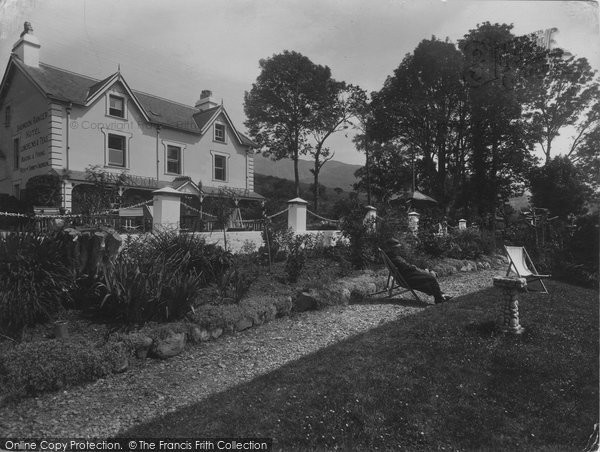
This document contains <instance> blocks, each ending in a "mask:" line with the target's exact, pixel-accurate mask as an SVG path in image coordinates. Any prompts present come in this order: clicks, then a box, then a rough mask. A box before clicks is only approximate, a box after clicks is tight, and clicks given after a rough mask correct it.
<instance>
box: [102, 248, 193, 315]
mask: <svg viewBox="0 0 600 452" xmlns="http://www.w3.org/2000/svg"><path fill="white" fill-rule="evenodd" d="M189 259H190V257H189V254H188V253H185V252H183V251H182V250H179V251H177V252H173V253H171V254H170V255H163V256H161V257H157V258H156V259H155V260H148V259H146V260H143V261H138V262H135V261H133V260H132V259H131V258H130V256H126V255H122V256H119V258H117V260H116V262H115V263H114V264H113V265H111V266H107V267H105V268H104V271H103V275H102V278H101V279H100V281H98V282H97V283H96V286H95V292H96V294H97V295H98V299H99V303H98V312H99V313H101V314H104V315H107V316H109V317H111V318H112V319H114V320H118V321H122V322H124V323H127V324H142V323H145V322H148V321H169V320H174V319H180V318H182V317H184V316H185V315H186V314H187V313H188V312H189V311H190V310H191V309H192V307H193V305H194V303H195V301H196V298H197V295H198V291H199V289H200V288H201V287H202V285H203V284H202V276H201V274H198V273H196V271H195V269H194V268H190V266H189Z"/></svg>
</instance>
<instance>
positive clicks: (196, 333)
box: [190, 325, 210, 344]
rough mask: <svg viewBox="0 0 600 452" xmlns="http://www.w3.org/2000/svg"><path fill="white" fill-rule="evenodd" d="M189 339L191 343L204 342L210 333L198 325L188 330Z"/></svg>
mask: <svg viewBox="0 0 600 452" xmlns="http://www.w3.org/2000/svg"><path fill="white" fill-rule="evenodd" d="M190 339H191V341H192V342H193V343H195V344H197V343H198V342H206V341H208V340H209V339H210V333H209V332H208V331H206V330H205V329H204V328H200V327H199V326H198V325H192V327H191V328H190Z"/></svg>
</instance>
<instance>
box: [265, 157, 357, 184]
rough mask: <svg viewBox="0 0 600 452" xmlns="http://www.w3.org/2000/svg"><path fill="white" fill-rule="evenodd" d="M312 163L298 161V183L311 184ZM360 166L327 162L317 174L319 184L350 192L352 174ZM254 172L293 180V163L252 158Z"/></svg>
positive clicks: (352, 180)
mask: <svg viewBox="0 0 600 452" xmlns="http://www.w3.org/2000/svg"><path fill="white" fill-rule="evenodd" d="M313 167H314V163H313V162H311V161H309V160H299V161H298V172H299V175H300V182H305V183H307V184H311V183H312V182H313V175H312V173H311V172H310V170H311V168H313ZM359 168H361V166H360V165H350V164H348V163H342V162H338V161H337V160H331V161H329V162H327V163H326V164H325V165H324V166H323V168H321V173H320V174H319V183H320V184H323V185H324V186H325V187H328V188H337V187H339V188H341V189H343V190H345V191H349V190H352V184H354V183H355V182H357V179H356V177H354V173H355V171H356V170H357V169H359ZM254 172H255V173H257V174H262V175H265V176H276V177H280V178H282V179H288V180H294V163H293V162H292V160H291V159H283V160H278V161H273V160H271V159H269V158H266V157H263V156H262V155H255V156H254Z"/></svg>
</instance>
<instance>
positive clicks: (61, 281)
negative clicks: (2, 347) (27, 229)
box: [0, 233, 75, 337]
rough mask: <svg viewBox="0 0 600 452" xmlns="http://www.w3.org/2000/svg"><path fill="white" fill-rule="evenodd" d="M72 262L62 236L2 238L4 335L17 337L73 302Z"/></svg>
mask: <svg viewBox="0 0 600 452" xmlns="http://www.w3.org/2000/svg"><path fill="white" fill-rule="evenodd" d="M74 284H75V273H74V271H73V269H72V263H71V262H70V261H69V259H68V258H67V256H66V254H65V248H64V246H63V243H62V240H61V238H60V237H59V235H58V233H53V234H49V235H45V236H42V235H39V234H36V233H20V234H19V233H15V234H9V235H6V236H2V237H0V332H2V334H7V335H9V336H12V337H17V336H18V335H19V334H20V333H21V331H22V330H23V328H24V327H25V326H27V325H33V324H35V323H38V322H45V321H48V320H50V319H52V318H53V317H54V316H55V315H57V314H58V313H59V312H60V311H61V310H63V309H64V308H65V307H66V306H67V305H69V304H70V302H71V295H70V294H71V291H72V289H73V287H74Z"/></svg>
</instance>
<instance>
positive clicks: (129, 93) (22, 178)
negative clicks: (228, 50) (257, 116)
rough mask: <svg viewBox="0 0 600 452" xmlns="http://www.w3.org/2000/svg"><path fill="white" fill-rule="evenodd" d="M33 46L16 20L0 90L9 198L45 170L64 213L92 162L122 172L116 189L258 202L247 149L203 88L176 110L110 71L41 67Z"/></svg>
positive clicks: (2, 178) (2, 172) (2, 176)
mask: <svg viewBox="0 0 600 452" xmlns="http://www.w3.org/2000/svg"><path fill="white" fill-rule="evenodd" d="M40 48H41V45H40V43H39V41H38V40H37V38H36V37H35V36H34V35H33V30H32V28H31V26H30V25H29V24H28V23H26V24H25V29H24V31H23V33H21V36H20V39H19V40H18V41H17V42H16V43H15V45H14V47H13V52H12V54H11V56H10V60H9V62H8V65H7V68H6V71H5V73H4V76H3V78H2V82H1V85H0V112H1V115H2V119H1V120H0V151H1V152H0V193H6V194H10V195H14V196H16V197H17V198H18V197H19V196H20V192H21V191H22V190H23V189H25V187H26V184H27V181H28V180H29V179H30V178H31V177H33V176H37V175H42V174H48V173H52V172H55V173H57V174H59V175H61V176H62V177H63V182H62V184H63V188H62V190H63V193H62V194H63V196H62V204H63V206H62V207H64V208H65V209H66V210H72V208H73V206H72V203H71V199H72V193H73V190H77V186H78V185H81V184H85V183H86V178H85V170H86V168H88V167H89V166H93V165H97V166H99V167H101V168H103V169H104V170H106V171H108V172H110V173H114V174H115V176H116V175H118V174H120V173H122V172H125V173H126V174H127V176H128V177H127V181H128V182H127V184H128V186H127V187H126V188H135V189H142V190H148V191H150V190H156V189H158V188H163V187H167V186H171V187H173V188H175V189H181V190H185V191H187V192H188V193H194V192H198V186H197V184H196V182H198V181H202V191H203V193H204V194H205V195H207V196H210V195H211V194H216V193H217V192H218V191H219V190H220V189H222V188H226V189H228V191H229V192H230V193H231V192H232V191H233V192H235V193H236V196H237V197H238V198H239V199H251V200H262V199H263V197H262V196H261V195H259V194H257V193H255V192H254V170H253V153H254V151H253V149H254V147H255V145H254V143H253V142H252V141H251V140H250V139H249V138H248V137H246V136H244V135H243V134H242V133H240V132H239V131H238V130H237V129H236V127H235V126H234V124H233V123H232V122H231V119H230V118H229V116H228V114H227V111H226V110H225V108H224V107H223V105H222V104H219V103H217V102H216V101H215V99H214V98H213V97H212V93H211V92H210V91H208V90H205V91H202V94H201V95H200V99H199V100H198V102H196V104H195V105H194V106H187V105H183V104H180V103H177V102H173V101H170V100H167V99H163V98H161V97H158V96H155V95H151V94H146V93H142V92H139V91H135V90H134V89H132V88H131V87H130V86H129V84H128V83H127V81H126V80H125V79H124V77H123V76H122V74H121V73H120V72H116V73H114V74H112V75H110V76H108V77H105V78H103V79H96V78H92V77H88V76H85V75H81V74H76V73H73V72H70V71H68V70H65V69H61V68H57V67H53V66H50V65H47V64H44V63H42V62H40ZM182 181H183V183H182ZM186 181H187V182H186Z"/></svg>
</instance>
